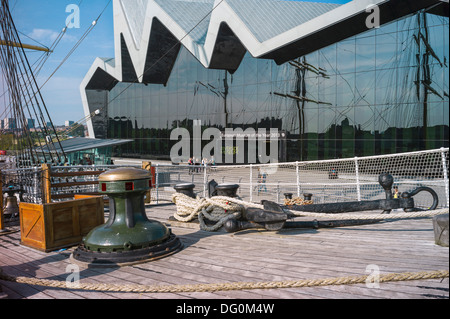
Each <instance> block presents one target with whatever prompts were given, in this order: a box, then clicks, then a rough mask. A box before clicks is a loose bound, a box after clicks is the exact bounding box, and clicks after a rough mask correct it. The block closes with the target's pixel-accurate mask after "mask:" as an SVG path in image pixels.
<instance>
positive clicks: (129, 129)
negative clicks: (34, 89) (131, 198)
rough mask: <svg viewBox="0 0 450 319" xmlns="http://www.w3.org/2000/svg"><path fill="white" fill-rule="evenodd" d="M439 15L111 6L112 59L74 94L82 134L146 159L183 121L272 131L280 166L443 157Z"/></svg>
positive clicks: (393, 10) (297, 7) (160, 1)
mask: <svg viewBox="0 0 450 319" xmlns="http://www.w3.org/2000/svg"><path fill="white" fill-rule="evenodd" d="M448 14H449V4H448V1H442V0H420V1H419V0H403V1H400V0H390V1H381V0H371V1H369V0H353V1H349V2H348V3H345V4H333V3H323V2H313V1H309V2H306V1H304V2H300V1H279V0H114V37H115V57H114V58H97V59H96V60H95V61H94V63H93V65H92V67H91V68H90V70H89V72H88V73H87V75H86V77H85V79H84V80H83V82H82V84H81V87H80V91H81V95H82V100H83V104H84V111H85V114H86V116H87V117H88V118H89V120H88V123H87V124H88V131H89V136H90V137H95V138H112V139H131V140H133V142H131V143H127V144H123V145H119V146H116V147H115V148H114V153H113V156H122V157H134V158H148V159H169V154H170V149H171V147H172V146H173V144H174V142H176V141H173V140H171V139H170V135H171V132H172V131H173V130H174V129H175V128H187V129H188V130H189V131H190V132H192V128H193V124H194V123H201V128H202V130H204V129H206V128H211V127H214V128H217V129H219V130H220V131H221V132H225V130H226V129H234V130H236V129H242V130H246V129H248V128H253V129H255V130H257V129H264V128H266V129H270V128H275V129H277V130H278V132H281V133H282V134H280V136H282V138H280V139H279V141H278V143H279V148H278V152H279V154H278V160H279V161H280V162H281V161H289V162H291V161H305V160H318V159H334V158H349V157H355V156H358V157H359V156H369V155H379V154H392V153H401V152H408V151H418V150H426V149H435V148H440V147H448V145H449V143H448V141H449V136H448V129H449V97H448V91H449V90H448V82H449V72H448V67H449V21H448ZM208 142H209V141H202V143H203V145H204V144H205V143H208ZM223 151H224V152H227V151H228V150H226V149H225V148H224V149H223ZM232 152H233V153H234V154H238V153H239V152H246V150H245V149H244V150H242V149H239V148H238V147H235V148H234V149H233V150H232ZM215 156H216V157H217V156H223V154H215ZM245 158H246V157H245Z"/></svg>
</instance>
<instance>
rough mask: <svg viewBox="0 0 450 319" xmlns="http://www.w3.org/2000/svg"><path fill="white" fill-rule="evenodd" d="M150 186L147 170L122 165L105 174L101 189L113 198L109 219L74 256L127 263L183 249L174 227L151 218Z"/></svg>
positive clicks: (78, 258) (93, 230) (101, 191)
mask: <svg viewBox="0 0 450 319" xmlns="http://www.w3.org/2000/svg"><path fill="white" fill-rule="evenodd" d="M150 187H151V176H150V172H149V171H147V170H143V169H136V168H119V169H114V170H111V171H108V172H106V173H103V174H101V175H100V176H99V192H100V193H103V194H107V195H108V197H109V211H110V213H109V218H108V221H107V222H106V223H105V224H103V225H100V226H97V227H96V228H94V229H92V230H91V231H90V232H89V233H88V234H87V235H86V237H84V238H83V242H82V244H81V245H80V247H79V248H78V249H77V250H76V251H75V252H74V254H73V257H74V258H75V259H76V260H81V261H87V262H95V263H117V262H121V263H123V262H132V261H136V260H146V259H149V258H156V257H160V256H162V255H166V254H167V253H170V252H173V251H175V250H178V249H180V246H181V243H180V242H179V240H178V239H177V238H176V237H175V236H174V235H173V234H172V232H171V230H170V229H168V228H167V227H166V226H165V225H164V224H162V223H160V222H159V221H155V220H150V219H148V218H147V215H146V213H145V204H144V196H145V194H146V193H147V191H148V190H149V189H150ZM127 257H128V258H127Z"/></svg>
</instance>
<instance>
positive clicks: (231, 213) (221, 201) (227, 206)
mask: <svg viewBox="0 0 450 319" xmlns="http://www.w3.org/2000/svg"><path fill="white" fill-rule="evenodd" d="M172 201H173V202H174V203H175V204H176V206H177V211H176V212H175V214H174V218H175V219H176V220H178V221H181V222H190V221H192V220H193V219H195V218H198V219H199V222H200V229H202V230H206V231H216V230H217V229H219V228H220V227H222V226H223V225H224V224H225V222H226V221H227V220H228V219H231V218H239V217H240V216H241V214H242V213H243V212H244V210H245V209H246V208H248V207H254V208H260V209H264V206H263V205H259V204H254V203H251V202H246V201H243V200H241V199H238V198H233V197H226V196H215V197H212V198H202V197H197V198H191V197H189V196H187V195H185V194H182V193H174V194H173V195H172ZM285 211H286V212H288V213H289V214H291V215H292V216H296V217H313V218H328V219H330V218H332V219H333V220H348V219H354V220H364V219H371V220H396V219H409V218H411V219H413V218H426V217H433V216H437V215H441V214H446V213H447V214H448V212H449V209H448V208H442V209H436V210H426V211H416V212H394V213H391V214H381V213H379V214H351V213H340V214H327V213H311V212H303V211H296V210H289V209H285ZM206 219H207V220H210V221H212V222H215V224H214V225H211V226H208V225H207V224H206V223H205V220H206Z"/></svg>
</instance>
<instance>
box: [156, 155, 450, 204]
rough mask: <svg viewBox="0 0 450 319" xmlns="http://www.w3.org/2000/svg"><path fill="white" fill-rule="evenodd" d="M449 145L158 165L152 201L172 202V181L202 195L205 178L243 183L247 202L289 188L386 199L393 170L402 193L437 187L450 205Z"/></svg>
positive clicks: (325, 195)
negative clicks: (316, 157)
mask: <svg viewBox="0 0 450 319" xmlns="http://www.w3.org/2000/svg"><path fill="white" fill-rule="evenodd" d="M448 151H449V149H448V148H441V149H437V150H429V151H420V152H409V153H400V154H392V155H380V156H368V157H355V158H350V159H336V160H321V161H307V162H293V163H273V164H263V165H255V164H253V165H252V164H251V165H222V166H214V167H211V166H206V167H202V166H188V165H161V164H159V165H155V166H156V167H155V171H156V181H155V191H154V192H153V193H152V200H153V201H154V202H155V203H161V202H164V201H170V200H171V196H172V193H173V192H174V191H175V190H174V189H173V186H175V185H176V184H179V183H193V184H195V186H196V187H195V191H196V192H197V194H198V195H200V196H208V194H207V183H208V182H209V181H211V180H214V181H216V182H217V183H219V184H221V183H233V184H239V186H240V187H239V191H238V195H239V196H240V197H241V198H242V199H244V200H247V201H251V202H259V201H261V200H262V199H270V200H274V201H276V202H282V201H283V199H284V198H285V194H286V193H291V194H292V195H293V196H294V197H295V196H298V197H302V196H303V194H304V193H310V194H313V200H314V202H316V203H324V202H338V201H349V200H350V201H355V200H358V201H361V200H372V199H378V198H383V197H384V196H385V193H384V190H383V189H382V187H381V186H380V184H379V183H378V176H379V175H380V174H383V173H390V174H391V175H392V176H393V177H394V186H396V187H398V189H399V192H400V193H401V192H405V191H412V190H413V189H415V188H417V187H420V186H428V187H431V188H433V189H434V190H435V191H436V192H437V193H438V196H439V207H449V182H448ZM414 199H415V203H416V206H418V207H419V206H420V207H427V206H429V205H431V196H429V198H428V196H427V195H426V194H424V195H421V196H416V197H415V198H414Z"/></svg>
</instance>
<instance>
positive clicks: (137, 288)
mask: <svg viewBox="0 0 450 319" xmlns="http://www.w3.org/2000/svg"><path fill="white" fill-rule="evenodd" d="M448 277H449V272H448V270H436V271H421V272H404V273H390V274H380V275H379V276H378V277H376V278H375V277H374V276H373V275H362V276H346V277H337V278H324V279H302V280H283V281H262V282H230V283H215V284H214V283H213V284H191V285H130V284H127V285H118V284H103V283H81V282H77V283H70V284H68V283H67V282H65V281H57V280H48V279H39V278H29V277H13V276H10V275H6V274H4V273H3V272H2V270H1V269H0V280H6V281H11V282H16V283H21V284H29V285H35V286H45V287H52V288H73V289H81V290H91V291H111V292H136V293H181V292H215V291H228V290H253V289H278V288H302V287H316V286H332V285H354V284H364V283H372V282H374V281H375V280H376V281H377V283H385V282H393V281H410V280H425V279H443V278H448Z"/></svg>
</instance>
